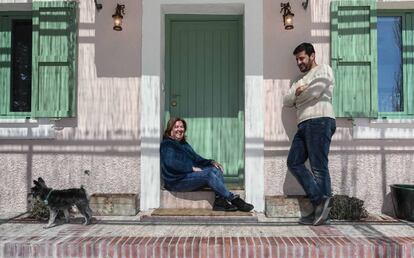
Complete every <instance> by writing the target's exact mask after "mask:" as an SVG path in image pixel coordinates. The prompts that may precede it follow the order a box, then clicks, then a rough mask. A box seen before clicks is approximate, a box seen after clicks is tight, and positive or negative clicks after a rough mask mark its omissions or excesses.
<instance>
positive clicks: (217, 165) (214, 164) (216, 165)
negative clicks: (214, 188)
mask: <svg viewBox="0 0 414 258" xmlns="http://www.w3.org/2000/svg"><path fill="white" fill-rule="evenodd" d="M211 164H212V165H213V166H214V167H215V168H217V169H219V170H220V171H221V172H223V171H224V169H223V166H222V165H221V164H220V163H218V162H217V161H213V162H212V163H211Z"/></svg>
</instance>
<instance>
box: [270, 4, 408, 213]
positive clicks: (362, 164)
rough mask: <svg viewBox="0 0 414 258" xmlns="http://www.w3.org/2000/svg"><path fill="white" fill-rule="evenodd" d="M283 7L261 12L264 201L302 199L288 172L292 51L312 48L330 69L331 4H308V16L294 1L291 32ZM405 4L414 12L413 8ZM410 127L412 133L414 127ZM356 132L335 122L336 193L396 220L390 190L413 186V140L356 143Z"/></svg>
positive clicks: (292, 126)
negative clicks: (287, 101)
mask: <svg viewBox="0 0 414 258" xmlns="http://www.w3.org/2000/svg"><path fill="white" fill-rule="evenodd" d="M281 2H284V1H280V0H278V1H274V0H264V7H263V9H264V39H265V40H264V71H265V72H264V83H265V92H266V97H265V98H266V107H265V110H266V112H265V113H266V117H265V178H266V179H265V182H266V187H265V189H266V190H265V194H266V195H282V194H303V191H302V189H301V187H300V186H299V185H298V183H297V182H296V179H295V178H294V177H293V176H292V175H291V174H290V172H288V170H287V166H286V157H287V154H288V151H289V147H290V144H291V140H292V138H293V136H294V133H295V132H296V118H295V111H294V110H292V109H286V108H283V107H282V98H283V95H284V94H285V93H286V91H287V90H288V88H289V87H290V83H291V81H292V79H294V78H295V77H296V76H297V75H299V74H300V73H299V70H298V68H297V67H296V64H295V59H294V56H293V55H292V51H293V49H294V48H295V47H296V46H297V45H298V44H299V43H301V42H311V43H313V44H314V46H315V49H316V59H317V63H327V64H329V63H330V28H329V26H330V17H329V6H330V1H329V0H319V1H309V6H308V9H307V10H306V11H305V10H304V9H303V8H302V6H301V1H290V4H291V5H292V12H293V13H294V14H295V16H294V25H295V28H294V29H293V30H291V31H286V30H284V29H283V24H282V16H281V14H280V13H279V10H280V3H281ZM403 4H404V5H405V6H406V7H407V6H411V8H414V2H407V1H405V3H403ZM381 5H382V6H383V5H384V4H381ZM393 6H396V2H394V3H393ZM397 6H398V5H397ZM406 7H405V8H406ZM385 126H387V125H385ZM388 126H390V127H392V126H393V125H392V124H388ZM407 126H408V127H410V128H413V124H412V123H407V124H405V125H404V126H403V127H407ZM353 130H354V128H353V122H352V121H350V120H347V119H337V131H336V133H335V135H334V137H333V141H332V145H331V152H330V155H329V159H330V165H329V167H330V171H331V178H332V187H333V192H334V194H347V195H349V196H355V197H358V198H360V199H363V200H365V205H366V207H367V208H368V209H369V210H370V211H371V212H375V213H380V212H386V213H389V214H392V203H391V199H390V194H389V192H390V189H389V185H390V184H393V183H411V184H413V183H414V172H413V170H412V168H413V167H414V148H413V147H412V146H414V140H412V139H406V140H356V139H354V138H353Z"/></svg>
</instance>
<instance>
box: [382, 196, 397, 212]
mask: <svg viewBox="0 0 414 258" xmlns="http://www.w3.org/2000/svg"><path fill="white" fill-rule="evenodd" d="M381 212H382V213H384V214H387V215H389V216H392V217H395V213H394V206H393V204H392V197H391V193H387V194H386V195H385V196H384V200H383V202H382V208H381Z"/></svg>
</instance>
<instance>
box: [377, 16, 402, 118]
mask: <svg viewBox="0 0 414 258" xmlns="http://www.w3.org/2000/svg"><path fill="white" fill-rule="evenodd" d="M401 25H402V24H401V17H400V16H379V17H378V21H377V29H378V31H377V33H378V35H377V37H378V110H379V112H402V111H404V106H403V105H404V102H403V80H402V52H401V49H402V47H401V46H402V45H401Z"/></svg>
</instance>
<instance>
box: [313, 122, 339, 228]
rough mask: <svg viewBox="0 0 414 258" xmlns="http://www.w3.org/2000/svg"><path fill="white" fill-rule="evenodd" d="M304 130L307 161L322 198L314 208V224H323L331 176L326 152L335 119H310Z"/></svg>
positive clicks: (328, 198) (328, 202)
mask: <svg viewBox="0 0 414 258" xmlns="http://www.w3.org/2000/svg"><path fill="white" fill-rule="evenodd" d="M307 126H308V130H306V145H307V149H308V155H309V163H310V165H311V168H312V172H313V174H314V177H315V181H316V183H317V185H318V187H319V189H320V190H321V193H322V198H321V201H320V203H319V204H317V205H316V208H315V220H314V223H313V224H314V225H321V224H324V223H325V221H326V220H327V219H328V217H329V210H330V197H331V195H332V190H331V178H330V175H329V168H328V154H329V147H330V143H331V138H332V135H333V134H334V132H335V129H336V125H335V120H334V119H332V118H327V117H322V118H315V119H311V120H310V121H309V123H308V125H307Z"/></svg>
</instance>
